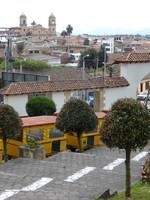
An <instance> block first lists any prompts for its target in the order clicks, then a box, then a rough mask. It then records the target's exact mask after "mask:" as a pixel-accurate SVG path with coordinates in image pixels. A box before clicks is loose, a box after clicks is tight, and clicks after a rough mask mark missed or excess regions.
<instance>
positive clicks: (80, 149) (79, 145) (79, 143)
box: [77, 133, 83, 153]
mask: <svg viewBox="0 0 150 200" xmlns="http://www.w3.org/2000/svg"><path fill="white" fill-rule="evenodd" d="M80 135H81V134H78V133H77V138H78V147H79V152H80V153H82V152H83V149H82V145H81V139H80Z"/></svg>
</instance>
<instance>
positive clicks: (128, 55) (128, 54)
mask: <svg viewBox="0 0 150 200" xmlns="http://www.w3.org/2000/svg"><path fill="white" fill-rule="evenodd" d="M130 55H131V52H129V53H128V55H127V58H126V61H128V59H129V57H130Z"/></svg>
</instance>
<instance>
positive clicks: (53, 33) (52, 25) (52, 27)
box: [48, 13, 56, 37]
mask: <svg viewBox="0 0 150 200" xmlns="http://www.w3.org/2000/svg"><path fill="white" fill-rule="evenodd" d="M48 28H49V31H50V35H51V36H52V37H53V36H56V17H55V16H54V14H53V13H51V15H50V16H49V18H48Z"/></svg>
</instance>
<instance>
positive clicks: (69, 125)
mask: <svg viewBox="0 0 150 200" xmlns="http://www.w3.org/2000/svg"><path fill="white" fill-rule="evenodd" d="M97 125H98V118H97V116H96V114H95V112H94V111H93V109H92V108H91V107H90V106H89V105H88V104H87V103H86V102H85V101H82V100H81V99H75V98H71V99H70V100H69V101H67V102H66V103H65V104H64V106H63V107H62V109H61V111H60V113H59V115H58V117H57V119H56V128H58V129H60V130H61V131H64V132H66V133H68V134H70V133H72V132H75V133H77V138H78V145H79V152H82V146H81V142H80V136H81V134H82V133H83V132H87V131H92V130H93V129H94V128H96V127H97Z"/></svg>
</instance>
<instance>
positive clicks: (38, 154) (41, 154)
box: [19, 145, 45, 160]
mask: <svg viewBox="0 0 150 200" xmlns="http://www.w3.org/2000/svg"><path fill="white" fill-rule="evenodd" d="M19 157H24V158H32V159H37V160H43V159H44V158H45V148H44V147H43V146H39V147H37V148H35V149H30V148H28V147H26V146H25V145H24V146H19Z"/></svg>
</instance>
